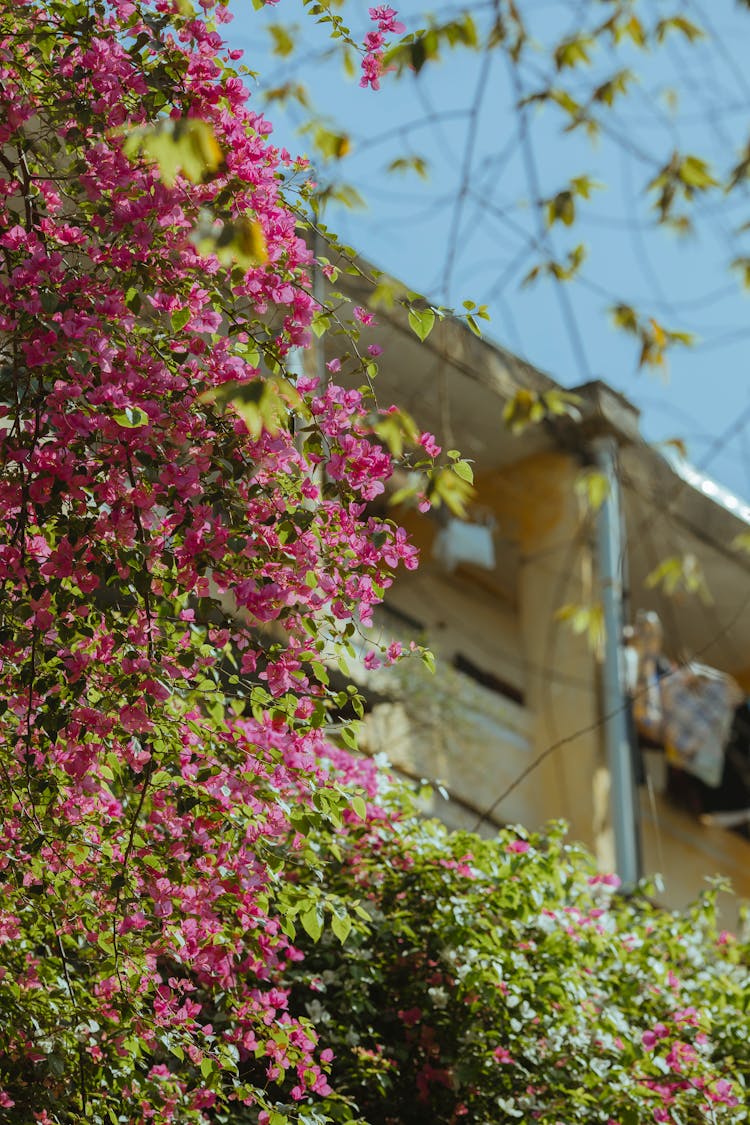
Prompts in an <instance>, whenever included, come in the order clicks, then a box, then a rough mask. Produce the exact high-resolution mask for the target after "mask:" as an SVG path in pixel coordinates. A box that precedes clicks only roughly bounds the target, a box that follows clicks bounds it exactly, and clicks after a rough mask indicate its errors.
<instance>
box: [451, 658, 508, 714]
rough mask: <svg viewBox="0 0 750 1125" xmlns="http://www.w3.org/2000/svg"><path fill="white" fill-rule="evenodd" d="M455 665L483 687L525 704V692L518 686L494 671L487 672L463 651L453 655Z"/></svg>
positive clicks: (457, 669)
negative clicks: (502, 678)
mask: <svg viewBox="0 0 750 1125" xmlns="http://www.w3.org/2000/svg"><path fill="white" fill-rule="evenodd" d="M453 667H454V668H455V669H456V671H458V672H463V674H464V675H465V676H468V677H469V678H470V679H472V680H475V681H476V683H478V684H481V685H482V687H485V688H488V689H489V690H490V691H494V692H497V694H498V695H502V696H504V697H505V699H512V700H513V702H514V703H519V704H520V705H521V706H523V692H522V691H519V690H518V688H517V687H513V685H512V684H509V683H508V682H507V681H506V680H501V679H500V677H499V676H495V675H493V673H492V672H486V671H485V670H484V669H483V668H480V667H479V666H478V665H476V664H474V663H473V662H472V661H471V660H469V658H468V657H466V656H464V655H463V653H461V652H457V653H456V655H455V656H454V657H453Z"/></svg>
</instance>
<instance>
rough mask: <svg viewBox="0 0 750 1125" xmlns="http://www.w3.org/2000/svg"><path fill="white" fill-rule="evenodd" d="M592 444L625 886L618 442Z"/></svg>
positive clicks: (611, 750)
mask: <svg viewBox="0 0 750 1125" xmlns="http://www.w3.org/2000/svg"><path fill="white" fill-rule="evenodd" d="M592 448H593V453H594V457H595V460H596V465H597V468H598V469H599V471H600V472H601V473H602V475H603V476H604V477H605V478H606V481H607V485H608V488H607V494H606V497H605V499H604V502H603V503H602V505H601V507H600V509H599V514H598V519H597V538H598V547H599V560H598V562H599V565H598V571H599V586H600V590H601V598H602V608H603V611H604V628H605V631H606V637H605V647H604V666H603V670H602V672H603V676H602V678H603V711H604V737H605V742H606V747H607V761H608V765H609V772H610V778H611V795H610V801H611V809H612V824H613V827H614V834H615V855H616V862H617V873H618V875H619V876H620V879H621V880H622V884H623V887H624V888H625V889H626V890H629V889H632V888H633V887H634V886H635V884H636V883H637V882H638V879H639V878H640V875H641V855H640V833H639V830H638V811H637V804H636V787H635V777H634V772H633V754H632V750H631V745H630V733H629V729H628V716H627V708H628V700H627V695H626V692H625V661H624V657H623V651H622V634H623V624H624V622H623V617H622V600H623V589H622V567H623V559H624V542H623V538H622V520H621V503H620V486H619V481H618V479H617V472H616V456H617V443H616V442H615V441H614V439H613V438H609V437H604V438H597V439H596V440H595V441H594V442H593V443H592Z"/></svg>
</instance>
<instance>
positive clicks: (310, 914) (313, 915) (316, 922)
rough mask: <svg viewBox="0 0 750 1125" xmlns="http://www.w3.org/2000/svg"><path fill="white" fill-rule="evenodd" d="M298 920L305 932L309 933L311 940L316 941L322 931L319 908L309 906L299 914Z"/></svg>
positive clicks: (321, 916)
mask: <svg viewBox="0 0 750 1125" xmlns="http://www.w3.org/2000/svg"><path fill="white" fill-rule="evenodd" d="M299 920H300V922H301V923H302V928H303V929H304V931H305V933H307V934H309V936H310V937H311V938H312V940H313V941H318V940H319V938H320V935H321V934H322V933H323V915H322V912H321V910H320V908H319V907H318V906H311V907H309V909H308V910H306V911H305V913H304V914H300V918H299Z"/></svg>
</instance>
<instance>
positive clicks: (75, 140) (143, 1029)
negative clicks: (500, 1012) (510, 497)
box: [0, 0, 427, 1122]
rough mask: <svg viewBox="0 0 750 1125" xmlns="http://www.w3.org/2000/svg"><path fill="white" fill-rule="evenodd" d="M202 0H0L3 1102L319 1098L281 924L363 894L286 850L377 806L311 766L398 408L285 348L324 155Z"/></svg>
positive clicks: (177, 1115)
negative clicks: (258, 81)
mask: <svg viewBox="0 0 750 1125" xmlns="http://www.w3.org/2000/svg"><path fill="white" fill-rule="evenodd" d="M201 9H202V11H201V13H200V18H199V16H198V15H197V14H196V10H194V9H193V7H192V5H190V4H189V3H185V0H106V2H105V0H91V2H80V3H71V2H70V0H2V2H1V3H0V223H1V225H2V233H1V234H0V261H1V265H0V349H1V351H2V361H1V362H2V367H1V369H0V387H1V389H0V465H1V469H0V504H1V505H2V513H3V520H2V538H1V540H0V583H1V586H2V600H1V602H0V711H1V712H2V734H3V738H2V746H1V748H0V806H1V810H2V811H1V814H0V815H1V817H2V828H1V829H0V841H1V846H0V880H1V881H2V882H1V886H0V949H1V951H2V968H1V969H0V1008H1V1010H2V1015H1V1016H0V1068H1V1070H2V1076H1V1077H0V1107H2V1110H1V1112H2V1114H3V1116H7V1115H8V1114H10V1115H11V1119H12V1120H14V1121H23V1122H29V1121H31V1120H37V1121H40V1122H50V1121H55V1122H68V1121H74V1120H75V1121H86V1122H102V1121H103V1122H108V1121H117V1122H120V1121H123V1122H125V1121H127V1122H130V1121H132V1122H136V1121H138V1122H140V1121H153V1122H167V1121H180V1122H188V1121H203V1120H207V1119H211V1120H216V1121H224V1120H229V1119H230V1117H231V1120H233V1121H242V1120H251V1121H259V1120H263V1119H264V1118H263V1117H262V1116H261V1117H259V1114H261V1115H262V1114H264V1113H265V1114H266V1115H268V1114H270V1115H271V1117H270V1118H268V1117H266V1118H265V1120H271V1121H280V1120H284V1119H285V1114H284V1113H283V1112H282V1111H281V1110H280V1109H279V1108H278V1107H279V1106H280V1105H287V1104H288V1105H289V1106H290V1107H291V1110H290V1112H293V1111H294V1107H295V1106H297V1107H300V1106H303V1105H305V1104H306V1103H307V1101H308V1100H310V1099H312V1100H315V1099H318V1100H319V1099H320V1098H324V1097H326V1096H328V1095H329V1094H330V1090H329V1087H328V1084H327V1081H326V1078H325V1069H326V1066H327V1063H328V1061H329V1055H328V1054H327V1053H326V1051H325V1050H324V1048H323V1047H321V1046H319V1044H318V1041H317V1034H316V1032H315V1029H314V1028H313V1026H312V1025H311V1024H310V1022H309V1021H308V1020H300V1019H296V1018H293V1017H292V1016H291V1015H290V1013H289V1012H288V1010H287V996H286V992H285V991H284V989H283V988H280V987H278V979H279V977H280V975H281V974H282V973H283V971H284V968H285V966H286V965H287V964H288V963H290V962H291V961H293V960H294V959H295V958H296V957H297V956H298V954H297V953H296V951H295V949H294V947H293V945H292V943H291V941H290V938H289V936H288V934H287V933H285V932H284V930H283V929H282V927H281V924H280V918H281V919H282V920H283V918H287V919H288V918H291V917H298V918H299V919H301V925H302V927H303V928H306V929H307V930H308V931H310V932H313V933H315V932H316V930H317V928H318V927H319V926H320V924H322V921H323V919H324V917H325V916H326V915H327V916H328V919H329V920H330V918H331V917H334V914H333V909H334V907H335V909H336V910H337V911H338V914H340V915H341V916H342V917H343V916H344V915H345V913H346V907H345V906H341V905H340V904H338V903H335V902H334V901H333V900H331V899H327V898H326V897H325V895H324V894H323V891H322V890H321V889H320V888H319V887H318V886H314V885H312V884H308V885H307V886H305V887H304V888H299V889H298V890H295V887H294V879H293V877H294V874H295V872H296V871H298V870H299V869H300V867H305V868H306V869H307V868H314V867H316V866H317V860H316V853H315V848H314V847H313V846H312V845H311V844H310V842H309V832H310V830H311V827H315V826H316V825H317V827H318V829H319V830H320V831H323V830H324V828H325V825H332V824H337V823H340V822H341V821H342V818H344V817H349V818H350V819H354V820H356V818H357V816H358V815H359V816H361V815H363V814H364V811H365V804H364V800H363V798H362V796H361V795H358V792H359V791H358V790H357V789H356V786H355V787H354V788H352V787H351V786H345V785H343V784H342V781H341V779H340V777H339V776H338V775H337V776H335V777H334V776H332V775H330V770H329V768H328V767H326V765H325V764H324V762H323V754H322V751H323V745H324V736H323V733H322V731H323V728H324V726H325V724H326V719H327V716H328V714H329V712H330V711H331V709H332V708H335V707H337V706H338V707H340V706H341V704H342V700H341V699H339V698H338V697H337V695H336V693H334V692H332V690H331V689H330V688H329V687H328V686H327V680H328V673H327V671H326V661H328V662H330V661H331V660H335V659H337V658H343V655H344V653H343V650H344V649H345V648H346V645H347V643H348V638H349V637H350V636H351V635H352V633H353V631H354V629H355V628H358V627H359V626H360V625H361V624H362V623H367V622H368V621H369V618H370V613H371V607H372V605H373V604H374V603H376V602H377V601H378V600H379V599H380V598H381V597H382V595H383V591H384V589H385V587H386V586H387V585H388V583H389V581H390V576H391V575H392V573H393V571H394V570H395V568H396V567H397V566H399V565H400V564H403V565H405V566H407V567H412V566H414V565H415V552H414V550H413V549H412V548H411V547H410V546H409V544H408V542H407V541H406V538H405V537H404V535H403V534H402V533H401V532H400V531H399V530H397V529H396V528H395V527H394V526H393V525H392V524H391V523H390V522H388V521H386V520H384V519H382V518H376V517H371V516H369V515H368V514H367V513H366V511H365V507H366V504H367V502H368V501H371V500H373V499H374V498H376V497H377V496H378V495H379V494H380V493H382V492H383V490H384V487H385V482H386V480H387V479H388V477H389V475H390V474H391V471H392V459H391V455H390V453H389V451H388V449H387V448H386V447H385V446H384V442H383V441H382V440H381V439H380V438H379V437H378V436H377V434H376V430H377V427H378V426H380V425H381V423H382V421H383V418H385V419H386V422H387V423H388V425H392V424H393V421H392V419H393V417H394V416H392V415H390V414H389V415H382V414H381V413H380V412H379V411H378V410H377V407H376V405H375V403H374V401H372V400H371V399H368V400H367V401H365V399H364V397H363V394H362V392H360V391H357V390H353V389H349V390H346V391H345V390H343V389H341V388H340V387H338V386H336V385H334V384H332V383H329V384H328V385H325V386H323V385H320V384H319V383H317V382H316V380H315V379H314V378H312V377H306V376H305V375H304V373H303V372H301V371H300V366H301V365H300V363H299V355H298V353H297V352H296V351H295V349H299V348H302V347H304V346H305V345H306V344H307V343H308V341H309V338H310V333H309V331H308V330H309V326H310V323H311V321H312V319H313V316H314V315H315V314H316V313H317V314H318V315H320V313H321V310H320V309H319V308H318V307H317V306H316V304H315V302H314V300H313V298H312V296H311V292H310V289H311V285H310V276H309V267H310V262H311V255H310V252H309V251H308V249H307V247H306V245H305V242H304V240H303V239H302V238H301V237H300V233H299V231H298V229H297V216H296V215H295V213H294V212H293V210H292V209H291V204H290V203H288V202H287V201H286V200H296V199H297V197H296V196H295V195H294V190H295V188H294V183H295V177H296V181H299V182H302V183H303V184H304V180H305V179H306V178H307V177H308V173H307V171H306V170H305V167H304V163H303V162H294V161H293V160H292V159H291V158H290V157H289V155H288V154H287V153H285V152H281V151H278V150H277V149H276V148H274V146H273V145H272V143H271V141H270V139H269V132H270V127H269V126H268V125H267V123H266V122H265V121H264V120H263V118H262V117H261V116H259V115H257V114H256V113H255V112H253V109H252V108H251V106H250V105H249V103H248V91H247V90H246V88H245V86H244V84H243V82H242V80H241V78H240V77H239V75H238V74H237V73H236V72H235V70H234V69H233V66H232V64H233V62H234V61H235V60H236V55H235V53H234V52H232V51H230V50H228V49H227V48H226V47H225V45H224V44H223V42H222V40H221V38H220V36H219V34H218V31H217V26H218V25H219V24H220V23H222V22H224V21H225V20H226V19H227V18H228V13H227V12H226V10H225V8H224V7H223V6H221V5H218V6H217V5H215V4H214V3H213V2H212V0H202V3H201ZM382 18H383V19H385V17H384V16H383V17H382ZM370 53H371V52H370ZM367 54H368V49H367V48H366V47H363V55H364V56H365V57H366V56H367ZM286 181H292V186H285V182H286ZM282 190H285V191H286V198H285V197H284V196H283V195H282ZM372 362H373V361H372V359H371V358H369V357H368V358H367V366H368V368H371V365H372ZM293 372H296V374H293ZM366 373H367V374H371V373H372V372H371V370H368V371H367V372H366ZM360 381H363V380H360ZM418 448H421V447H418ZM422 455H423V456H422ZM418 456H422V460H423V462H425V461H426V460H427V455H426V454H424V450H422V454H419V455H418ZM344 695H345V699H348V698H349V696H348V694H347V693H344ZM279 896H282V897H281V898H280V897H279ZM287 929H289V926H287ZM347 1112H348V1111H347Z"/></svg>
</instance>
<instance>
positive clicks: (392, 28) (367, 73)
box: [359, 5, 406, 90]
mask: <svg viewBox="0 0 750 1125" xmlns="http://www.w3.org/2000/svg"><path fill="white" fill-rule="evenodd" d="M369 15H370V19H371V20H372V21H373V23H376V24H377V31H368V33H367V35H366V36H365V40H364V55H363V58H362V77H361V78H360V80H359V84H360V86H362V87H365V88H366V87H367V86H371V87H372V89H373V90H379V89H380V78H381V76H382V74H383V54H384V50H383V49H384V47H385V45H386V35H389V34H390V35H401V34H403V32H404V31H406V28H405V26H404V25H403V24H402V23H401V22H400V21H399V20H397V19H396V11H395V9H394V8H388V7H386V6H385V5H381V6H380V7H377V8H370V9H369Z"/></svg>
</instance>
